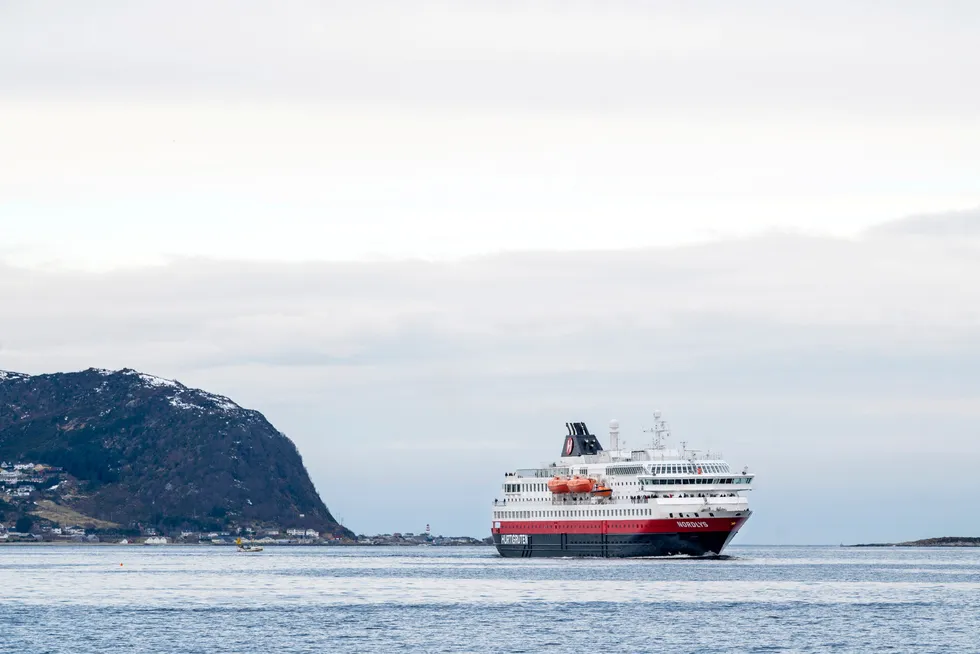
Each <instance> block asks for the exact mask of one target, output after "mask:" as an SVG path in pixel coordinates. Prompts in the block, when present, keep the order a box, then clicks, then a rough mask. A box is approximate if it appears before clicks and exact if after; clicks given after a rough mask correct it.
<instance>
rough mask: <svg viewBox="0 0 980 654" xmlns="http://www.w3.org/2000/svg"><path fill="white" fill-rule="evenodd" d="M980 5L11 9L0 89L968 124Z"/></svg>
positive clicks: (0, 42)
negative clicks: (887, 117) (848, 115)
mask: <svg viewBox="0 0 980 654" xmlns="http://www.w3.org/2000/svg"><path fill="white" fill-rule="evenodd" d="M978 23H980V10H978V8H977V6H976V4H975V3H969V2H940V3H929V4H928V5H926V4H909V3H901V4H896V3H891V4H888V5H885V4H882V3H872V2H836V1H832V2H821V3H808V4H801V3H797V4H794V5H793V8H792V9H791V10H790V9H788V8H787V7H786V6H785V4H783V3H775V2H768V1H764V2H754V3H739V5H738V6H737V7H736V6H734V5H732V4H731V3H724V2H711V3H700V4H698V5H697V7H694V6H692V5H691V4H690V3H681V2H659V3H637V2H629V1H623V2H607V3H557V2H550V3H549V2H545V3H535V4H533V5H523V4H510V5H502V4H501V3H481V2H463V3H438V2H437V3H422V4H415V3H394V2H363V3H355V4H351V3H333V2H310V1H305V0H297V1H293V2H286V3H268V2H209V3H204V4H202V3H194V2H184V1H177V2H169V3H165V4H161V3H153V2H127V3H120V2H90V3H85V5H84V6H83V5H79V4H76V3H69V2H31V3H2V4H0V88H3V89H6V90H7V92H21V93H63V92H69V93H92V92H94V93H103V94H104V93H106V92H115V93H124V94H128V93H139V94H145V93H151V94H153V93H156V94H163V95H169V94H172V93H174V92H177V93H179V94H181V93H190V94H193V95H202V96H207V97H214V96H218V97H242V96H244V97H253V98H254V97H256V96H262V97H281V98H305V99H310V100H321V101H328V102H345V103H347V102H349V103H355V104H363V103H368V104H375V103H381V104H392V103H396V104H399V105H402V106H404V105H411V104H425V105H429V104H432V103H435V104H438V105H442V106H447V105H448V106H451V105H464V106H476V107H480V108H481V109H486V108H490V107H501V106H514V107H522V108H523V107H539V108H544V109H555V108H557V109H560V110H562V111H566V110H569V109H575V108H580V109H581V108H586V109H613V110H622V109H640V110H646V109H650V108H651V107H658V108H665V109H677V110H681V111H686V110H690V109H692V108H696V109H699V110H704V111H716V110H718V109H720V108H721V109H723V111H724V112H725V113H731V112H733V111H736V110H739V109H745V110H750V111H754V112H758V111H764V112H766V113H768V112H771V111H779V110H781V109H785V108H787V107H792V108H794V109H805V110H807V111H812V110H827V109H830V110H833V111H835V112H836V111H840V110H842V109H846V110H849V111H854V110H858V111H864V112H873V113H876V114H878V115H881V114H882V113H889V114H893V113H909V112H911V113H917V112H927V113H938V114H944V115H945V114H949V113H956V114H959V115H961V116H974V115H975V114H976V111H977V109H978V108H980V91H978V90H977V85H975V84H970V83H968V80H973V79H976V78H977V77H980V75H978V73H980V70H978V66H980V63H978V62H980V46H978V44H977V39H976V38H975V36H976V29H977V26H978Z"/></svg>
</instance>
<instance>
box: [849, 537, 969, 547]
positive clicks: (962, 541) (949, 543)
mask: <svg viewBox="0 0 980 654" xmlns="http://www.w3.org/2000/svg"><path fill="white" fill-rule="evenodd" d="M844 547H980V537H977V536H942V537H940V538H923V539H922V540H910V541H905V542H904V543H859V544H857V545H845V546H844Z"/></svg>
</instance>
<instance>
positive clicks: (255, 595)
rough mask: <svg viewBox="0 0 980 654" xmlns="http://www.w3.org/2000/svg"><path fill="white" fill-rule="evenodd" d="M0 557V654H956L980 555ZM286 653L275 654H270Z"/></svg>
mask: <svg viewBox="0 0 980 654" xmlns="http://www.w3.org/2000/svg"><path fill="white" fill-rule="evenodd" d="M729 552H730V554H732V558H730V559H727V560H703V561H702V560H686V561H676V560H650V559H645V560H594V559H587V560H580V559H531V560H524V559H501V558H499V557H497V556H496V553H495V552H494V550H493V549H492V548H354V547H348V548H313V547H310V548H268V549H267V550H266V551H265V552H263V553H262V554H258V555H242V554H238V553H237V552H235V551H234V549H233V548H219V547H178V546H169V547H146V546H128V547H127V546H118V547H113V546H99V547H92V546H89V547H83V546H76V547H54V546H52V547H45V546H34V547H29V546H3V547H0V592H2V594H3V598H4V600H3V603H2V604H0V626H2V627H3V631H2V633H0V639H2V640H0V650H4V651H7V650H9V651H51V652H61V651H65V652H89V651H91V652H102V651H108V650H111V649H117V648H122V649H131V650H132V651H142V652H178V651H180V652H190V651H207V652H239V651H246V650H247V651H260V650H272V649H280V648H283V647H286V649H287V650H288V651H291V652H305V651H310V652H312V651H318V652H321V651H325V648H328V649H330V650H332V651H337V650H348V651H391V650H395V649H404V650H423V651H481V652H485V651H539V650H540V649H541V648H543V647H548V646H558V645H560V646H562V647H570V646H574V647H588V648H589V649H590V651H591V650H595V649H596V648H599V649H602V650H605V651H609V652H614V651H663V650H665V649H671V650H674V651H681V652H683V651H698V652H729V651H730V652H736V651H763V650H765V651H781V650H792V651H820V650H825V649H826V650H831V649H833V650H837V651H860V650H864V651H867V650H869V649H876V650H880V649H885V648H888V647H892V648H893V649H895V651H908V650H910V649H915V650H918V651H936V652H939V651H950V650H955V649H960V650H962V651H972V650H973V649H975V648H976V647H977V645H976V634H975V630H976V629H977V627H976V622H977V616H978V615H980V549H904V548H889V549H887V550H880V549H844V548H837V547H803V548H787V547H733V548H731V549H730V550H729ZM287 644H288V646H287Z"/></svg>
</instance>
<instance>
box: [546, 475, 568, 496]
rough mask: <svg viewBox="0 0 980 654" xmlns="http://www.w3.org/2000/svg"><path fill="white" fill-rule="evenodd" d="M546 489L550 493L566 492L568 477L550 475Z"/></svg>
mask: <svg viewBox="0 0 980 654" xmlns="http://www.w3.org/2000/svg"><path fill="white" fill-rule="evenodd" d="M548 490H550V491H551V492H552V493H567V492H568V479H566V478H565V477H552V478H551V479H550V480H548Z"/></svg>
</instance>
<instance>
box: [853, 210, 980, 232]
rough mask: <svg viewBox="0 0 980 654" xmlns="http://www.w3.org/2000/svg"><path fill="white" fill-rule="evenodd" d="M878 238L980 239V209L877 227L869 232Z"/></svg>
mask: <svg viewBox="0 0 980 654" xmlns="http://www.w3.org/2000/svg"><path fill="white" fill-rule="evenodd" d="M868 234H869V235H870V236H871V237H876V236H903V235H905V236H934V237H942V238H948V239H956V238H963V239H975V238H977V237H980V208H977V209H968V210H966V211H950V212H946V213H942V214H925V215H920V216H909V217H908V218H902V219H900V220H893V221H890V222H887V223H884V224H881V225H876V226H875V227H873V228H872V229H870V230H868Z"/></svg>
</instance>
